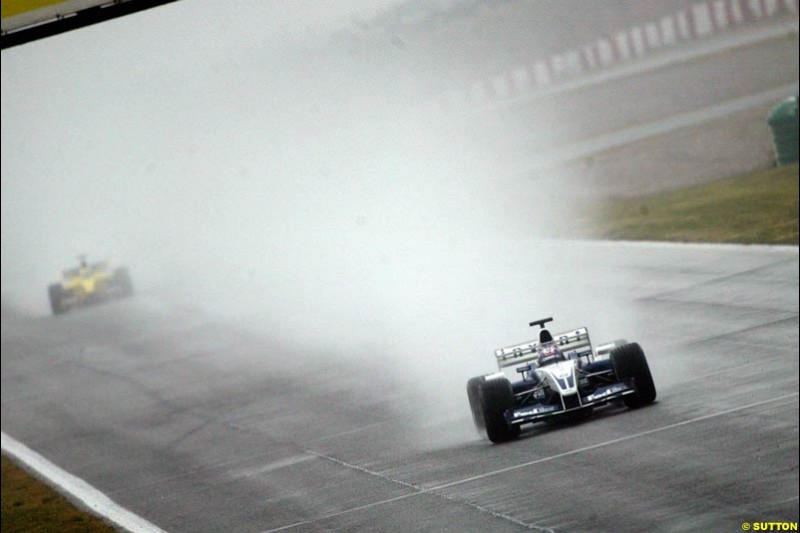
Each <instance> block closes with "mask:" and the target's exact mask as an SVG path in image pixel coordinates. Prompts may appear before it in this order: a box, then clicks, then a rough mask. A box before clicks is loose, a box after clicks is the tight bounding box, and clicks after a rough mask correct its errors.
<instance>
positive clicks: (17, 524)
mask: <svg viewBox="0 0 800 533" xmlns="http://www.w3.org/2000/svg"><path fill="white" fill-rule="evenodd" d="M0 484H2V517H0V520H2V524H3V533H23V532H24V533H115V531H116V530H115V529H114V528H112V527H111V526H109V525H108V524H106V523H105V522H103V521H102V520H100V519H99V518H97V517H95V516H93V515H90V514H88V513H85V512H83V511H81V510H80V509H77V508H76V507H75V506H73V505H72V504H71V503H70V502H69V501H67V499H66V498H64V497H63V496H61V495H60V494H58V493H57V492H55V491H54V490H53V489H51V488H50V487H48V486H47V485H45V484H43V483H41V482H39V481H38V480H36V479H35V478H33V477H32V476H30V475H29V474H28V473H27V472H25V471H24V470H22V469H21V468H19V467H18V466H17V465H15V464H14V463H13V462H12V461H11V460H10V459H9V458H8V457H6V456H5V455H4V456H3V458H2V483H0Z"/></svg>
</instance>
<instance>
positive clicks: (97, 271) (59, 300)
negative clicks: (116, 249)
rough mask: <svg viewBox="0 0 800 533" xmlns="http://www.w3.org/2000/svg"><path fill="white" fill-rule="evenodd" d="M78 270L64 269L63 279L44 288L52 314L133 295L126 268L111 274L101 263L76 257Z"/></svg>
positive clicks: (105, 265)
mask: <svg viewBox="0 0 800 533" xmlns="http://www.w3.org/2000/svg"><path fill="white" fill-rule="evenodd" d="M78 259H79V260H80V264H79V266H78V268H70V269H67V270H65V271H64V272H63V273H62V275H63V278H64V279H63V280H62V281H61V282H59V283H53V284H52V285H50V286H49V287H48V289H47V293H48V296H49V297H50V308H51V309H52V310H53V314H54V315H60V314H62V313H66V312H67V311H69V310H70V309H71V308H73V307H83V306H85V305H91V304H94V303H99V302H102V301H105V300H108V299H111V298H124V297H127V296H130V295H131V294H133V285H132V284H131V277H130V275H129V274H128V269H126V268H124V267H120V268H116V269H114V270H113V272H112V271H110V270H109V269H108V265H107V264H106V263H104V262H100V263H92V264H89V263H87V262H86V257H85V256H81V257H79V258H78Z"/></svg>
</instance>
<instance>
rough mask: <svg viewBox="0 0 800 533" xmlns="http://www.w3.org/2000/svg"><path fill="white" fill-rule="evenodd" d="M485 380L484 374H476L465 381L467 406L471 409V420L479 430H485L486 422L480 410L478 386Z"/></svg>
mask: <svg viewBox="0 0 800 533" xmlns="http://www.w3.org/2000/svg"><path fill="white" fill-rule="evenodd" d="M485 382H486V376H478V377H474V378H472V379H470V380H469V381H467V398H469V408H470V410H471V411H472V420H473V421H474V422H475V427H476V428H477V429H478V431H479V432H482V431H485V430H486V422H485V421H484V419H483V411H482V410H481V398H480V388H481V384H483V383H485Z"/></svg>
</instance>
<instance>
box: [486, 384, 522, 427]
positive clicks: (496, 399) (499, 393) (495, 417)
mask: <svg viewBox="0 0 800 533" xmlns="http://www.w3.org/2000/svg"><path fill="white" fill-rule="evenodd" d="M478 398H479V399H480V406H481V413H482V414H483V421H484V423H485V425H486V436H487V437H489V440H490V441H492V442H506V441H509V440H512V439H515V438H517V437H518V436H519V426H515V425H512V424H509V423H508V422H507V421H506V417H505V412H506V411H507V410H509V409H513V408H514V393H513V392H512V390H511V382H510V381H508V380H507V379H503V378H499V379H485V380H484V381H483V382H482V383H480V386H479V387H478Z"/></svg>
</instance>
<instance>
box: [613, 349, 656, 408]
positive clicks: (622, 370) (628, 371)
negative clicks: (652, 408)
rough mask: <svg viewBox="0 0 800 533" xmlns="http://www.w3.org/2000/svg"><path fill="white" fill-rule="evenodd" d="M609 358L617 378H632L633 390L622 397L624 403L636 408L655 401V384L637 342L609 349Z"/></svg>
mask: <svg viewBox="0 0 800 533" xmlns="http://www.w3.org/2000/svg"><path fill="white" fill-rule="evenodd" d="M610 359H611V363H612V364H613V365H614V372H615V373H616V375H617V379H619V380H620V381H622V380H626V379H633V387H634V391H635V392H634V393H633V394H627V395H625V396H623V397H622V400H623V401H624V402H625V405H627V406H628V407H630V408H637V407H642V406H643V405H647V404H649V403H653V402H654V401H655V399H656V385H655V383H653V376H652V375H651V374H650V366H649V365H648V364H647V358H646V357H645V355H644V350H642V347H641V346H639V344H637V343H635V342H632V343H630V344H624V345H622V346H617V347H616V348H614V349H613V350H612V351H611V355H610Z"/></svg>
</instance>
